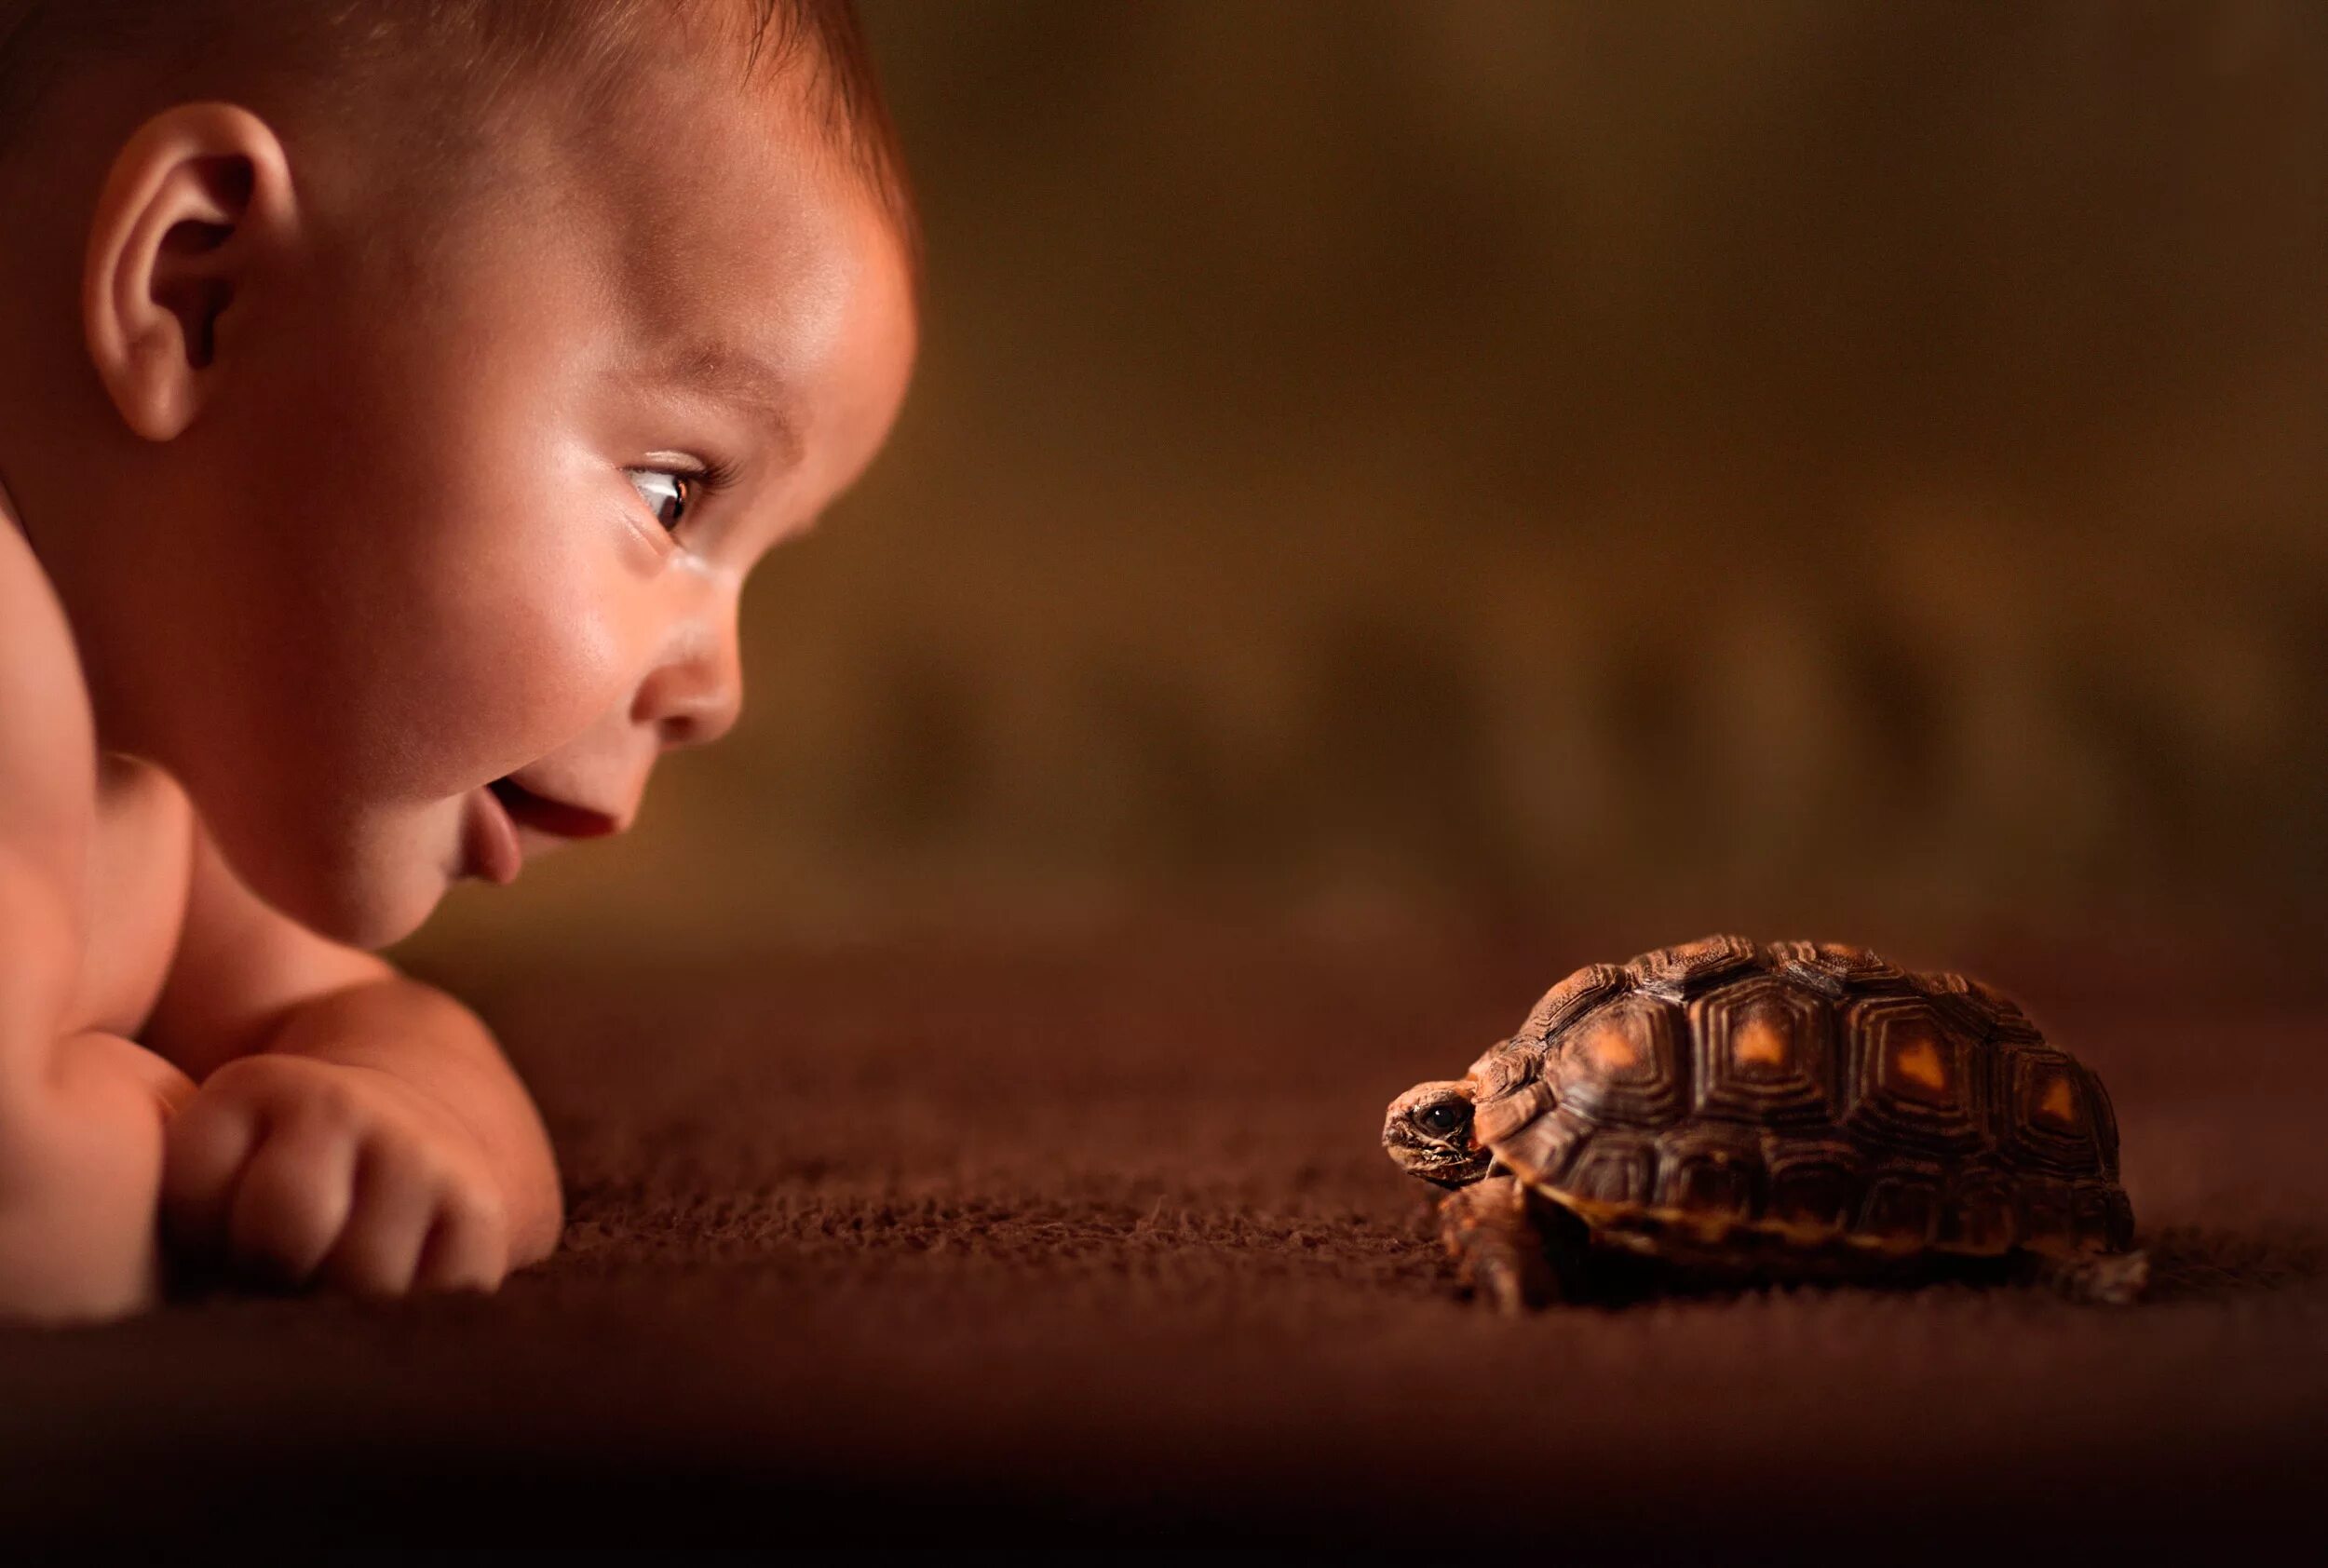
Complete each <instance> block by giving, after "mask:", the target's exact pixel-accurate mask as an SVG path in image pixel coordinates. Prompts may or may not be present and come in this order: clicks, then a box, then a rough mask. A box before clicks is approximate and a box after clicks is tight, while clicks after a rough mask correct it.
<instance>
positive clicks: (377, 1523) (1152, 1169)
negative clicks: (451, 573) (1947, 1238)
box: [0, 939, 2328, 1557]
mask: <svg viewBox="0 0 2328 1568" xmlns="http://www.w3.org/2000/svg"><path fill="white" fill-rule="evenodd" d="M1621 956H1622V954H1621V953H1605V952H1599V951H1594V950H1593V949H1591V948H1590V947H1588V946H1586V945H1583V944H1578V943H1575V942H1570V941H1557V942H1554V941H1542V942H1534V943H1509V942H1506V943H1483V944H1461V943H1455V942H1452V941H1450V942H1448V943H1446V944H1444V945H1442V946H1439V947H1435V948H1417V947H1414V946H1398V947H1390V946H1373V947H1364V946H1361V947H1350V946H1343V947H1335V948H1328V947H1321V946H1319V945H1316V944H1310V945H1301V944H1292V943H1272V942H1267V941H1254V942H1249V943H1238V942H1227V941H1223V940H1220V939H1206V940H1201V941H1191V940H1166V941H1144V942H1137V943H1134V942H1121V943H1117V944H1116V945H1114V946H1112V947H1109V948H1107V949H1105V950H1104V951H1097V950H1090V951H1079V952H1064V951H1061V952H1050V953H1028V952H1024V951H1021V952H1017V953H1012V954H1009V955H1007V956H997V955H995V954H985V955H980V954H977V953H968V952H963V951H951V952H941V951H935V950H923V951H913V952H906V951H881V952H864V953H842V954H837V955H833V954H828V955H822V956H818V957H806V956H803V957H798V958H787V959H776V960H769V961H765V962H762V963H756V964H753V965H750V966H733V967H729V968H726V969H722V970H707V971H705V972H702V973H698V974H687V973H684V972H678V971H673V970H669V969H662V970H657V971H656V972H654V973H651V974H640V975H634V976H624V975H620V974H612V973H606V972H594V973H589V974H575V973H562V972H556V971H549V972H544V973H541V974H538V975H528V976H503V977H500V978H499V979H498V980H488V981H482V982H480V981H479V980H477V979H476V978H475V977H471V978H470V979H469V980H468V982H467V992H468V994H470V995H472V996H473V997H475V998H476V999H477V1000H478V1001H479V1002H480V1005H481V1006H482V1007H483V1008H484V1010H485V1011H486V1012H487V1013H488V1014H489V1015H490V1016H491V1017H492V1018H494V1021H495V1022H496V1023H497V1024H498V1025H499V1027H500V1028H501V1029H502V1031H503V1032H504V1034H505V1037H506V1038H507V1039H508V1043H509V1045H510V1048H511V1051H512V1054H513V1055H514V1056H515V1057H516V1058H517V1059H518V1061H519V1063H520V1065H521V1068H522V1069H523V1070H524V1071H525V1072H526V1074H527V1075H528V1077H529V1080H530V1081H531V1082H532V1083H533V1084H534V1085H535V1088H536V1091H537V1093H538V1095H539V1097H540V1099H541V1102H542V1103H543V1106H544V1109H545V1111H546V1113H547V1115H548V1118H549V1121H550V1125H551V1129H552V1131H553V1133H554V1134H555V1136H556V1138H557V1142H558V1144H559V1147H560V1151H561V1155H562V1159H563V1162H564V1166H565V1169H566V1174H567V1179H568V1189H569V1193H570V1196H571V1208H572V1212H571V1220H570V1224H569V1228H568V1232H567V1236H566V1239H565V1244H564V1247H563V1249H562V1250H561V1252H560V1253H559V1254H558V1256H557V1257H556V1258H555V1259H553V1260H552V1261H551V1262H550V1263H548V1264H546V1265H544V1266H543V1267H541V1268H539V1269H536V1270H534V1271H531V1272H529V1273H528V1274H526V1275H523V1276H521V1277H517V1278H515V1279H513V1280H512V1281H511V1282H510V1283H509V1284H508V1287H507V1288H505V1290H504V1291H502V1292H501V1294H500V1295H499V1296H497V1297H494V1298H492V1299H482V1298H466V1299H451V1300H432V1301H424V1302H416V1303H410V1304H362V1303H354V1302H346V1301H340V1300H330V1299H298V1298H261V1297H252V1296H244V1295H231V1294H210V1295H206V1296H203V1297H200V1298H198V1299H194V1300H188V1301H183V1302H181V1303H179V1304H174V1305H172V1306H171V1307H169V1309H167V1310H165V1311H163V1312H161V1313H159V1314H156V1315H155V1316H153V1317H151V1318H146V1319H143V1320H141V1321H137V1322H132V1323H129V1324H124V1325H118V1326H115V1327H110V1328H105V1329H100V1330H88V1331H73V1332H66V1333H45V1332H36V1331H24V1330H9V1331H0V1523H5V1524H6V1525H7V1527H9V1528H10V1529H12V1530H13V1531H15V1532H16V1533H17V1538H23V1537H24V1535H25V1534H26V1533H28V1532H29V1533H30V1534H34V1535H41V1534H67V1533H74V1534H87V1533H92V1532H93V1533H95V1534H101V1535H114V1534H148V1533H152V1534H169V1535H171V1536H173V1537H179V1538H183V1536H184V1533H185V1532H187V1531H189V1530H207V1529H227V1530H237V1531H255V1532H258V1533H260V1534H264V1535H266V1536H269V1537H270V1538H273V1539H276V1540H279V1541H301V1540H314V1539H318V1538H322V1539H332V1540H344V1541H351V1540H354V1541H359V1540H379V1539H387V1540H415V1539H417V1540H441V1541H446V1542H453V1543H458V1542H469V1541H480V1540H482V1541H494V1542H544V1543H548V1542H558V1541H568V1542H582V1543H609V1542H641V1543H645V1542H711V1541H725V1540H754V1541H767V1542H772V1543H802V1542H830V1543H864V1542H869V1541H890V1540H920V1541H939V1542H948V1543H955V1544H965V1543H981V1542H986V1543H996V1544H1011V1543H1017V1544H1024V1543H1033V1542H1042V1541H1052V1540H1069V1539H1073V1538H1076V1536H1079V1535H1086V1534H1120V1535H1129V1536H1131V1537H1133V1538H1135V1539H1138V1540H1142V1541H1149V1542H1159V1541H1160V1542H1173V1541H1184V1540H1195V1539H1221V1540H1225V1541H1229V1542H1232V1543H1236V1544H1243V1545H1249V1546H1266V1545H1275V1544H1288V1545H1298V1544H1305V1543H1321V1542H1333V1543H1337V1544H1341V1545H1345V1546H1372V1547H1383V1548H1399V1549H1401V1550H1402V1551H1413V1550H1415V1549H1419V1548H1435V1549H1438V1550H1441V1551H1444V1552H1446V1553H1449V1554H1453V1555H1461V1556H1473V1555H1477V1554H1478V1553H1479V1552H1481V1551H1482V1550H1492V1549H1496V1548H1514V1547H1521V1546H1523V1545H1524V1544H1525V1537H1526V1535H1527V1534H1528V1533H1537V1532H1541V1533H1547V1534H1545V1535H1544V1541H1545V1544H1546V1549H1547V1551H1550V1552H1553V1553H1554V1554H1555V1555H1561V1556H1571V1557H1573V1556H1576V1555H1579V1554H1586V1555H1590V1554H1594V1553H1600V1552H1608V1553H1616V1554H1622V1555H1626V1556H1629V1557H1639V1556H1651V1557H1654V1556H1657V1555H1659V1554H1661V1553H1675V1554H1684V1553H1687V1552H1688V1551H1690V1550H1692V1549H1693V1548H1700V1547H1703V1546H1705V1545H1708V1544H1712V1543H1716V1542H1718V1543H1720V1544H1723V1545H1725V1546H1727V1547H1731V1548H1773V1549H1788V1548H1835V1549H1837V1550H1849V1551H1853V1552H1857V1551H1860V1550H1861V1549H1863V1548H1867V1547H1868V1546H1869V1545H1870V1544H1871V1543H1879V1544H1880V1545H1881V1546H1882V1548H1883V1550H1884V1551H1885V1552H1886V1553H1894V1552H1895V1551H1896V1549H1904V1550H1905V1551H1906V1553H1907V1554H1908V1555H1917V1554H1919V1553H1923V1552H1928V1551H1929V1552H1932V1553H1941V1552H1949V1551H1955V1550H1957V1549H1960V1548H1985V1549H1987V1550H1989V1551H1990V1552H1991V1553H1992V1554H1993V1553H1996V1552H1999V1551H2005V1550H2006V1548H2023V1547H2030V1546H2033V1545H2035V1544H2037V1543H2039V1542H2045V1541H2053V1542H2059V1543H2062V1544H2064V1546H2075V1545H2076V1544H2078V1543H2079V1542H2082V1541H2084V1540H2087V1539H2088V1538H2090V1537H2091V1536H2093V1535H2095V1534H2107V1535H2112V1536H2117V1537H2122V1538H2126V1539H2128V1540H2130V1541H2155V1540H2156V1539H2158V1538H2159V1535H2160V1534H2172V1533H2173V1532H2175V1531H2178V1530H2187V1531H2193V1532H2199V1531H2209V1530H2214V1529H2217V1528H2221V1527H2225V1526H2233V1527H2243V1528H2251V1529H2257V1530H2263V1529H2268V1528H2271V1527H2272V1526H2273V1525H2274V1524H2275V1523H2276V1522H2279V1521H2287V1520H2291V1519H2294V1518H2295V1517H2296V1516H2297V1515H2298V1514H2299V1513H2300V1512H2301V1510H2304V1509H2306V1508H2308V1507H2310V1506H2311V1501H2312V1500H2311V1497H2310V1495H2309V1492H2310V1489H2312V1488H2314V1487H2316V1485H2317V1483H2318V1480H2319V1478H2320V1477H2321V1475H2322V1474H2328V1465H2323V1463H2322V1461H2323V1458H2328V1453H2324V1452H2323V1451H2324V1450H2328V1440H2323V1438H2322V1437H2321V1431H2322V1428H2323V1425H2324V1424H2328V1198H2323V1197H2322V1196H2321V1190H2322V1185H2323V1180H2324V1179H2328V1143H2323V1141H2322V1139H2321V1136H2320V1133H2319V1119H2320V1115H2321V1110H2322V1109H2323V1106H2324V1104H2328V1098H2324V1097H2323V1095H2322V1092H2321V1091H2322V1089H2323V1088H2328V1053H2323V1051H2322V1050H2321V1042H2322V1034H2323V1023H2324V1022H2328V1011H2323V1010H2322V1009H2321V1008H2318V1007H2309V1006H2307V1005H2304V1004H2301V1003H2298V1002H2276V1001H2272V1000H2269V999H2267V998H2264V999H2259V994H2255V993H2246V994H2241V993H2239V992H2238V991H2237V989H2236V987H2229V986H2218V987H2214V988H2212V991H2205V990H2199V989H2194V988H2190V987H2185V988H2184V991H2183V993H2178V992H2177V991H2176V989H2175V988H2174V987H2172V986H2171V985H2167V984H2165V983H2164V982H2163V981H2159V980H2157V979H2156V977H2155V976H2154V977H2153V978H2152V979H2151V980H2148V981H2145V982H2144V983H2141V984H2138V985H2136V984H2129V983H2127V982H2126V981H2125V980H2124V979H2123V978H2122V977H2121V978H2120V980H2118V981H2116V982H2111V983H2105V982H2104V981H2100V980H2092V979H2090V978H2089V979H2084V980H2075V981H2073V980H2065V979H2060V978H2058V976H2057V974H2056V972H2055V971H2053V970H2051V969H2047V970H2042V971H2039V970H2034V969H2031V968H2029V967H2027V966H2023V967H2021V968H2019V969H2015V968H2014V967H2013V966H2004V967H2003V968H2001V969H2000V968H1997V967H1995V966H1992V967H1990V968H1987V969H1985V970H1983V971H1981V972H1984V973H1987V974H1988V975H1990V976H1991V978H1994V979H1996V980H1999V981H2000V982H2003V983H2005V984H2006V985H2007V986H2008V988H2009V989H2014V990H2017V991H2019V992H2020V994H2022V995H2023V999H2024V1000H2025V1001H2026V1002H2028V1003H2029V1005H2030V1006H2031V1007H2032V1008H2033V1010H2034V1011H2035V1012H2036V1013H2037V1017H2038V1020H2039V1021H2040V1023H2042V1024H2044V1025H2046V1026H2047V1028H2048V1030H2049V1032H2050V1033H2051V1034H2052V1035H2053V1036H2054V1037H2055V1038H2056V1039H2058V1040H2060V1041H2062V1042H2063V1043H2064V1044H2066V1045H2069V1046H2070V1047H2072V1048H2074V1049H2077V1050H2078V1052H2079V1053H2080V1054H2081V1055H2082V1056H2084V1057H2085V1059H2086V1060H2087V1061H2090V1062H2091V1063H2092V1064H2093V1065H2095V1066H2096V1067H2097V1068H2099V1069H2100V1070H2101V1071H2102V1072H2103V1074H2104V1075H2105V1078H2106V1079H2107V1081H2108V1082H2109V1084H2110V1086H2111V1088H2112V1089H2113V1091H2114V1093H2115V1096H2116V1100H2117V1103H2118V1114H2119V1119H2120V1123H2121V1126H2122V1129H2123V1135H2124V1150H2125V1171H2126V1183H2127V1186H2128V1189H2129V1191H2130V1193H2131V1195H2132V1199H2133V1202H2134V1205H2135V1211H2136V1216H2137V1220H2138V1223H2139V1224H2140V1227H2141V1230H2142V1232H2143V1234H2144V1237H2145V1239H2146V1240H2147V1241H2148V1242H2149V1243H2150V1244H2151V1246H2152V1247H2153V1249H2154V1250H2155V1254H2156V1256H2157V1259H2158V1262H2159V1270H2158V1287H2157V1289H2156V1290H2155V1291H2154V1294H2153V1299H2152V1300H2150V1301H2149V1302H2148V1303H2146V1304H2143V1305H2141V1306H2138V1307H2135V1308H2132V1309H2128V1310H2123V1311H2108V1310H2101V1309H2091V1308H2079V1307H2075V1306H2071V1305H2068V1304H2064V1303H2061V1302H2059V1301H2057V1300H2055V1299H2053V1298H2051V1297H2049V1296H2045V1295H2042V1294H2039V1293H2036V1292H2031V1291H1975V1290H1971V1289H1969V1288H1961V1287H1948V1288H1940V1289H1933V1290H1928V1291H1915V1292H1903V1293H1877V1292H1867V1291H1796V1292H1768V1293H1752V1294H1747V1295H1744V1296H1738V1297H1727V1298H1713V1299H1703V1300H1686V1301H1666V1302H1658V1303H1654V1304H1648V1305H1645V1306H1637V1307H1632V1308H1628V1309H1625V1310H1621V1311H1608V1310H1600V1309H1563V1310H1558V1311H1554V1312H1551V1313H1549V1314H1545V1315H1542V1316H1540V1317H1537V1318H1533V1319H1529V1320H1524V1321H1503V1320H1498V1319H1496V1318H1492V1317H1490V1316H1488V1315H1486V1314H1484V1313H1483V1312H1481V1311H1478V1310H1476V1309H1474V1308H1471V1307H1469V1306H1468V1305H1466V1304H1463V1303H1461V1302H1459V1301H1457V1300H1455V1298H1454V1296H1453V1295H1452V1293H1451V1287H1450V1283H1449V1280H1448V1278H1447V1276H1446V1274H1445V1271H1444V1269H1443V1267H1442V1264H1441V1260H1440V1258H1439V1256H1438V1253H1437V1250H1436V1247H1435V1245H1434V1244H1433V1242H1432V1240H1431V1238H1430V1234H1429V1231H1428V1226H1427V1224H1426V1223H1425V1210H1424V1207H1423V1203H1422V1201H1421V1199H1420V1197H1419V1196H1418V1195H1417V1190H1415V1189H1414V1188H1413V1187H1412V1186H1411V1184H1410V1183H1407V1182H1406V1181H1405V1180H1404V1179H1403V1178H1401V1176H1400V1175H1399V1174H1398V1173H1397V1172H1396V1171H1395V1170H1393V1169H1391V1168H1390V1167H1389V1165H1388V1164H1387V1161H1385V1160H1384V1158H1383V1157H1382V1156H1381V1154H1380V1153H1379V1151H1378V1149H1377V1147H1376V1142H1375V1135H1376V1129H1377V1127H1378V1124H1379V1118H1380V1115H1381V1111H1382V1107H1383V1105H1384V1103H1385V1102H1387V1100H1388V1099H1389V1097H1390V1096H1391V1095H1392V1094H1393V1093H1394V1092H1396V1091H1397V1090H1399V1089H1401V1088H1405V1087H1406V1086H1407V1085H1408V1084H1410V1083H1412V1082H1414V1081H1415V1080H1416V1079H1419V1078H1424V1077H1436V1076H1442V1075H1447V1074H1449V1073H1453V1072H1458V1071H1460V1070H1461V1068H1462V1066H1463V1064H1464V1063H1465V1062H1467V1061H1469V1059H1470V1057H1471V1055H1472V1054H1473V1053H1474V1052H1475V1051H1476V1050H1477V1048H1479V1047H1481V1046H1482V1045H1484V1044H1485V1043H1486V1042H1487V1041H1489V1040H1490V1039H1492V1038H1494V1037H1496V1036H1497V1035H1499V1034H1503V1033H1504V1032H1506V1031H1508V1030H1509V1028H1510V1027H1511V1026H1512V1025H1513V1024H1514V1023H1516V1022H1517V1021H1518V1019H1519V1018H1520V1016H1521V1015H1522V1013H1523V1012H1524V1011H1525V1009H1526V1007H1527V1005H1528V1004H1529V1002H1531V1001H1532V1000H1533V999H1534V997H1535V995H1536V993H1537V991H1539V990H1540V989H1541V988H1542V987H1543V986H1544V985H1546V984H1549V983H1550V980H1554V979H1557V978H1558V976H1559V974H1560V973H1561V972H1563V971H1564V969H1565V968H1567V967H1569V966H1572V965H1573V964H1575V963H1577V962H1581V961H1584V960H1586V959H1595V958H1609V957H1621ZM2033 978H2034V979H2035V980H2036V981H2037V983H2034V984H2031V983H2026V982H2028V981H2029V980H2032V979H2033ZM2218 978H2220V977H2218ZM2233 978H2236V977H2233ZM2185 993H2186V994H2185ZM1529 1555H1532V1556H1533V1555H1537V1553H1536V1552H1535V1551H1533V1550H1531V1551H1530V1552H1529ZM2008 1555H2010V1553H2008Z"/></svg>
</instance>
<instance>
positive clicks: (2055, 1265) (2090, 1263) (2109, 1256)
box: [2027, 1252, 2150, 1306]
mask: <svg viewBox="0 0 2328 1568" xmlns="http://www.w3.org/2000/svg"><path fill="white" fill-rule="evenodd" d="M2027 1268H2028V1275H2029V1277H2030V1278H2031V1279H2033V1280H2035V1281H2036V1282H2037V1283H2038V1284H2041V1285H2045V1286H2049V1287H2051V1289H2053V1290H2055V1291H2060V1292H2061V1293H2062V1294H2063V1295H2064V1296H2065V1297H2067V1298H2068V1299H2069V1300H2071V1301H2074V1302H2082V1303H2085V1304H2088V1305H2092V1306H2129V1305H2132V1304H2133V1303H2135V1302H2137V1301H2140V1300H2141V1299H2142V1293H2143V1291H2144V1290H2145V1288H2147V1287H2148V1285H2149V1283H2150V1254H2149V1253H2147V1252H2093V1253H2089V1254H2087V1255H2085V1256H2083V1257H2075V1258H2049V1257H2044V1256H2039V1255H2029V1256H2028V1258H2027Z"/></svg>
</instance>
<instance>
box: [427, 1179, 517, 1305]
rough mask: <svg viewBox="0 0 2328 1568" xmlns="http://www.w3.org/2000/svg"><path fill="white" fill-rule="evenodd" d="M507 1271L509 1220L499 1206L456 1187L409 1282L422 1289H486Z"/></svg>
mask: <svg viewBox="0 0 2328 1568" xmlns="http://www.w3.org/2000/svg"><path fill="white" fill-rule="evenodd" d="M508 1272H509V1226H508V1222H507V1221H506V1220H505V1219H504V1218H503V1216H502V1214H501V1211H500V1210H499V1209H498V1208H497V1207H495V1206H494V1205H492V1204H489V1203H486V1202H484V1201H482V1200H480V1199H479V1198H477V1197H475V1196H468V1195H465V1194H461V1193H457V1192H456V1193H454V1194H453V1195H452V1196H449V1197H447V1198H446V1199H445V1201H444V1204H443V1206H442V1207H441V1208H440V1210H439V1211H438V1214H437V1221H436V1223H435V1225H434V1226H432V1227H431V1228H430V1230H429V1232H428V1239H427V1241H426V1244H425V1245H424V1246H423V1247H422V1248H421V1252H420V1266H419V1267H418V1269H417V1270H416V1271H415V1272H414V1274H413V1286H414V1287H415V1288H416V1289H418V1290H423V1291H486V1292H488V1293H490V1292H492V1291H496V1290H498V1289H500V1287H501V1281H502V1278H503V1277H504V1276H506V1275H507V1274H508Z"/></svg>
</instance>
